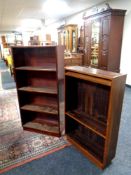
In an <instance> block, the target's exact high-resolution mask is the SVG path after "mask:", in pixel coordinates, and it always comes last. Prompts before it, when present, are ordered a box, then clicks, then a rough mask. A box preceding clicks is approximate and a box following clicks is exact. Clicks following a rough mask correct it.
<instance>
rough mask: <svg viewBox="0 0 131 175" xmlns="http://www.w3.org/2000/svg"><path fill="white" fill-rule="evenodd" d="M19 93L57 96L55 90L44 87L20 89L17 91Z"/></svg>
mask: <svg viewBox="0 0 131 175" xmlns="http://www.w3.org/2000/svg"><path fill="white" fill-rule="evenodd" d="M18 90H19V91H24V92H36V93H44V94H57V90H56V89H55V88H50V87H48V88H46V87H31V86H27V87H21V88H19V89H18Z"/></svg>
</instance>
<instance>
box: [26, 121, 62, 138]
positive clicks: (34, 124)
mask: <svg viewBox="0 0 131 175" xmlns="http://www.w3.org/2000/svg"><path fill="white" fill-rule="evenodd" d="M23 127H24V129H32V130H33V129H34V130H39V131H41V132H48V133H54V134H56V135H59V127H58V126H53V125H48V124H47V123H44V122H42V123H40V122H39V121H37V120H32V121H30V122H27V123H26V124H24V125H23Z"/></svg>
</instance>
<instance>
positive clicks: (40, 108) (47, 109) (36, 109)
mask: <svg viewBox="0 0 131 175" xmlns="http://www.w3.org/2000/svg"><path fill="white" fill-rule="evenodd" d="M21 109H22V110H27V111H34V112H42V113H46V114H52V115H58V110H57V109H55V108H54V107H50V106H38V105H24V106H22V107H21Z"/></svg>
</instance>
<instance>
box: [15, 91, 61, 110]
mask: <svg viewBox="0 0 131 175" xmlns="http://www.w3.org/2000/svg"><path fill="white" fill-rule="evenodd" d="M18 95H19V99H20V106H23V105H26V104H30V105H39V106H51V107H54V108H56V109H57V107H58V103H57V97H56V95H50V94H37V93H36V94H35V93H26V92H19V93H18Z"/></svg>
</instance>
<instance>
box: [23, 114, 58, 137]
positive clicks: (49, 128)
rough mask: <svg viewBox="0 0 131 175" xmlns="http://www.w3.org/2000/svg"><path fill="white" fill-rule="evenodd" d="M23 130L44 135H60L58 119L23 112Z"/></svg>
mask: <svg viewBox="0 0 131 175" xmlns="http://www.w3.org/2000/svg"><path fill="white" fill-rule="evenodd" d="M21 115H22V124H23V128H24V129H25V130H28V131H35V132H39V133H44V134H51V135H55V136H58V135H59V123H58V118H52V117H51V116H47V115H45V114H42V113H35V112H34V113H32V112H27V111H22V112H21Z"/></svg>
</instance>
